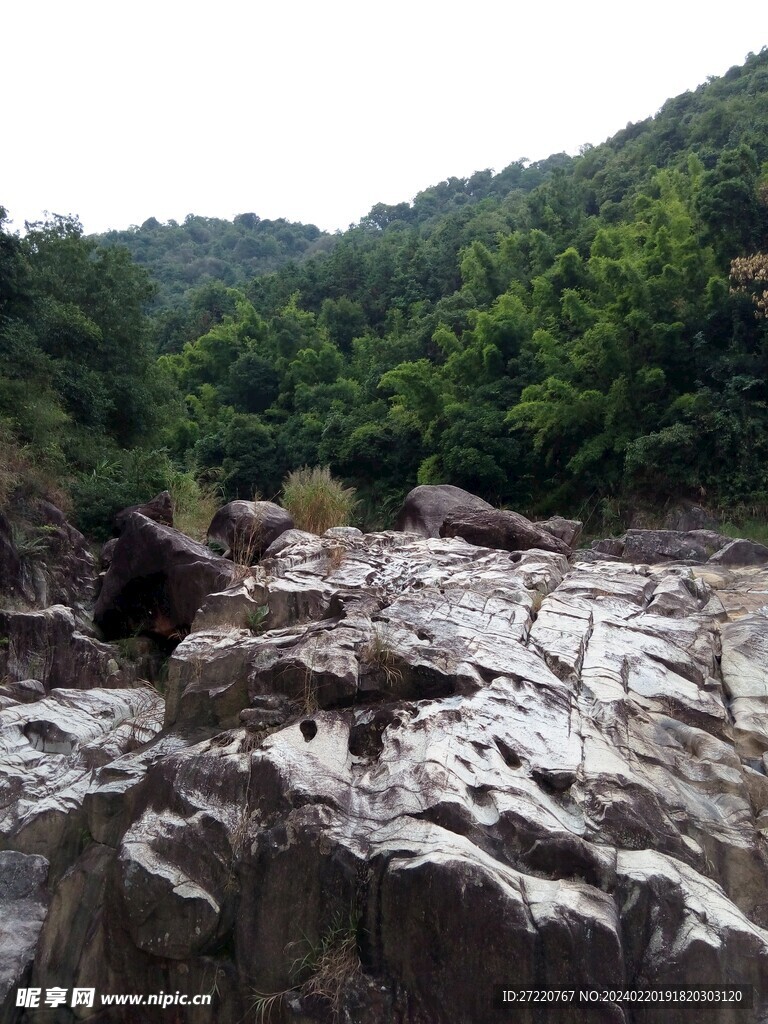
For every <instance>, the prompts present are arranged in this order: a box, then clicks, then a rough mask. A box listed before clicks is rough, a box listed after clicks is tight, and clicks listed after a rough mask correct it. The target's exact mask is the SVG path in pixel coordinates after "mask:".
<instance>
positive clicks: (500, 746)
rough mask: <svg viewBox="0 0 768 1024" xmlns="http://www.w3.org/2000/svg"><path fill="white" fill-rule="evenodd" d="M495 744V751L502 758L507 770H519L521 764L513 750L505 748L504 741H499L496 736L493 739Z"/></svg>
mask: <svg viewBox="0 0 768 1024" xmlns="http://www.w3.org/2000/svg"><path fill="white" fill-rule="evenodd" d="M495 743H496V749H497V750H498V752H499V753H500V754H501V756H502V757H503V758H504V764H505V765H506V766H507V768H519V767H520V766H521V765H522V763H523V762H522V761H521V760H520V758H519V757H518V756H517V754H516V753H515V752H514V750H513V749H512V748H511V747H509V746H507V744H506V743H505V742H504V740H500V739H499V737H498V736H497V737H496V739H495Z"/></svg>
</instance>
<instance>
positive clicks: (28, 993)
mask: <svg viewBox="0 0 768 1024" xmlns="http://www.w3.org/2000/svg"><path fill="white" fill-rule="evenodd" d="M42 991H43V990H42V989H41V988H20V989H18V990H17V992H16V1005H17V1006H27V1007H30V1006H39V1005H40V993H41V992H42Z"/></svg>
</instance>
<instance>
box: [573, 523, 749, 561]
mask: <svg viewBox="0 0 768 1024" xmlns="http://www.w3.org/2000/svg"><path fill="white" fill-rule="evenodd" d="M730 542H731V538H730V537H726V536H725V535H724V534H722V533H715V532H713V531H712V530H704V529H701V530H699V529H696V530H689V531H688V532H682V531H680V530H627V532H626V533H625V534H624V536H623V537H609V538H607V539H606V540H597V541H594V542H593V544H592V550H593V551H597V552H598V553H601V554H607V555H610V556H611V557H613V558H617V559H621V560H622V561H624V562H633V563H640V564H646V565H656V564H658V563H659V562H691V563H699V564H703V563H704V562H706V561H708V559H709V558H710V557H711V556H713V555H715V554H716V553H717V552H718V551H720V550H721V549H722V548H724V547H725V546H726V545H728V544H729V543H730ZM741 543H743V544H747V543H749V542H747V541H743V542H741Z"/></svg>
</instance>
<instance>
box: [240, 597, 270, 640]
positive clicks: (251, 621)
mask: <svg viewBox="0 0 768 1024" xmlns="http://www.w3.org/2000/svg"><path fill="white" fill-rule="evenodd" d="M268 615H269V605H266V604H261V605H259V606H258V607H257V608H250V609H248V611H246V613H245V628H246V629H248V630H250V632H251V633H253V635H254V636H257V635H258V634H259V633H262V632H263V631H264V627H265V625H266V621H267V616H268Z"/></svg>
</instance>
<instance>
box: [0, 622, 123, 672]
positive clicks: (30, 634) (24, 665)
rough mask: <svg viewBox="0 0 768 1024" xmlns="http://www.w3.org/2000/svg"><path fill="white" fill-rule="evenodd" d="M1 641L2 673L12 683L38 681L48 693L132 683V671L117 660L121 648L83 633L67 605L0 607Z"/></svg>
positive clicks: (0, 659)
mask: <svg viewBox="0 0 768 1024" xmlns="http://www.w3.org/2000/svg"><path fill="white" fill-rule="evenodd" d="M0 639H1V640H2V642H0V677H7V678H8V680H9V681H11V680H17V681H18V680H30V679H37V680H39V681H40V683H41V684H42V685H43V687H44V688H45V690H46V691H49V690H52V689H54V688H55V687H60V686H63V687H68V688H72V689H78V690H89V689H91V688H92V687H94V686H126V685H130V684H131V682H132V678H133V677H132V674H131V673H130V672H129V671H128V670H126V669H124V668H123V669H121V668H120V666H119V665H118V664H117V662H116V661H115V654H116V650H115V649H114V648H113V647H110V646H109V645H108V644H104V643H100V642H99V641H98V640H96V639H94V638H93V637H91V636H87V635H86V634H85V633H83V632H81V631H80V630H79V629H78V626H77V622H76V620H75V616H74V614H73V612H72V610H71V609H70V608H65V607H64V606H63V605H52V606H51V607H50V608H44V609H42V610H41V611H30V612H7V611H0Z"/></svg>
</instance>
